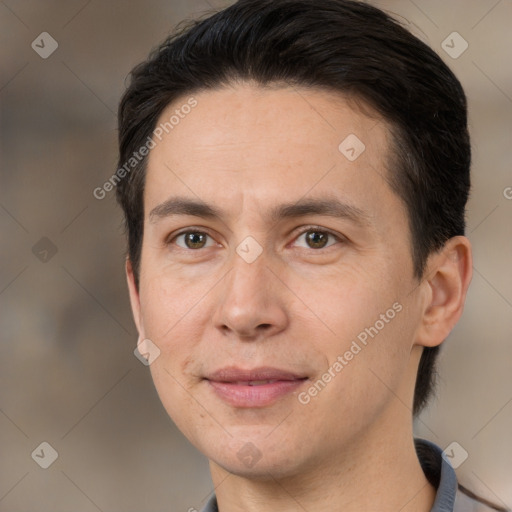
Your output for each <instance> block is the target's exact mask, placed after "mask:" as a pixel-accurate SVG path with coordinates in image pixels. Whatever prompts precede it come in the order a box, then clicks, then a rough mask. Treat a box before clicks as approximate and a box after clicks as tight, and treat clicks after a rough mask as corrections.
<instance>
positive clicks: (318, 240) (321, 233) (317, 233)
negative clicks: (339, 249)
mask: <svg viewBox="0 0 512 512" xmlns="http://www.w3.org/2000/svg"><path fill="white" fill-rule="evenodd" d="M329 239H331V243H329ZM299 240H303V241H304V244H305V245H300V244H299V247H304V248H306V249H324V248H325V247H330V246H331V245H334V244H335V243H337V242H342V241H343V239H342V238H341V237H339V236H336V235H335V234H334V233H331V232H330V231H326V230H325V229H320V228H317V227H309V228H308V229H306V230H304V231H302V233H301V234H300V235H299V236H298V237H297V238H296V241H299ZM296 243H297V242H296Z"/></svg>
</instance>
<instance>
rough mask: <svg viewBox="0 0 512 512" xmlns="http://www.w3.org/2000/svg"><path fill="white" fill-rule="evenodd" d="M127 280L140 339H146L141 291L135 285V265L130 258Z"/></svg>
mask: <svg viewBox="0 0 512 512" xmlns="http://www.w3.org/2000/svg"><path fill="white" fill-rule="evenodd" d="M125 269H126V280H127V282H128V291H129V292H130V304H131V306H132V314H133V320H134V321H135V325H136V327H137V332H138V333H139V339H145V337H146V336H145V334H144V322H143V321H142V316H141V310H140V298H139V290H138V288H137V285H136V283H135V274H134V271H133V265H132V262H131V261H130V258H126V265H125Z"/></svg>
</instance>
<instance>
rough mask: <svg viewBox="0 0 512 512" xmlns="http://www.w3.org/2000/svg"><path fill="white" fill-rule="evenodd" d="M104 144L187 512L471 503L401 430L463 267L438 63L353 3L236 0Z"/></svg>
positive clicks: (454, 136)
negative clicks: (184, 462)
mask: <svg viewBox="0 0 512 512" xmlns="http://www.w3.org/2000/svg"><path fill="white" fill-rule="evenodd" d="M119 139H120V140H119V142H120V161H119V163H120V165H119V171H118V175H119V178H120V180H119V183H118V186H117V197H118V200H119V201H120V204H121V205H122V207H123V210H124V213H125V218H126V226H127V232H128V243H129V254H128V259H127V264H126V270H127V277H128V285H129V290H130V298H131V304H132V309H133V313H134V318H135V322H136V325H137V329H138V332H139V337H140V339H139V351H140V352H144V353H146V354H148V356H147V357H149V361H148V362H151V365H150V369H151V373H152V377H153V380H154V383H155V387H156V389H157V391H158V393H159V396H160V399H161V401H162V403H163V405H164V407H165V408H166V410H167V412H168V414H169V415H170V417H171V418H172V419H173V420H174V422H175V423H176V425H177V426H178V427H179V428H180V430H181V431H182V432H183V433H184V435H185V436H187V438H188V439H189V440H190V442H191V443H192V444H194V445H195V446H196V447H197V448H198V449H199V450H200V451H201V452H202V453H204V454H205V455H206V456H207V457H208V459H209V461H210V469H211V474H212V479H213V482H214V485H215V495H214V496H212V497H211V499H210V501H209V503H208V504H207V505H206V507H205V509H204V511H208V512H210V511H216V510H220V512H235V511H242V510H243V511H258V512H262V511H265V512H273V511H277V510H279V511H295V510H307V511H327V510H343V511H344V512H352V511H361V510H368V511H373V510H375V511H377V510H378V511H380V512H383V511H398V510H400V511H402V512H408V511H429V510H431V511H452V510H455V511H459V512H460V511H462V510H489V508H488V507H486V506H484V505H483V503H481V502H479V501H478V500H477V499H471V498H470V497H469V495H470V494H471V493H465V494H464V493H462V492H461V489H460V488H459V490H457V480H456V477H455V473H454V471H453V469H452V468H451V467H450V465H449V464H448V462H446V461H445V460H444V459H443V458H442V456H441V449H440V448H439V447H437V446H436V445H434V444H432V443H430V442H428V441H424V440H419V439H417V440H414V438H413V432H412V417H413V414H414V415H417V414H418V413H419V412H420V411H421V410H422V408H423V407H424V406H425V404H426V403H427V400H428V398H429V396H430V394H431V391H432V387H433V371H434V364H435V360H436V356H437V352H438V350H439V347H440V345H441V344H442V342H443V341H444V340H445V339H446V337H447V336H448V334H449V333H450V331H451V330H452V328H453V327H454V325H455V324H456V322H457V321H458V320H459V318H460V316H461V314H462V311H463V306H464V300H465V296H466V292H467V289H468V286H469V283H470V280H471V272H472V260H471V247H470V243H469V241H468V239H467V238H466V237H465V236H464V210H465V204H466V201H467V197H468V191H469V186H470V179H469V167H470V145H469V136H468V131H467V119H466V99H465V95H464V92H463V90H462V87H461V85H460V83H459V82H458V80H457V79H456V77H455V76H454V75H453V73H452V72H451V71H450V70H449V69H448V68H447V66H446V65H445V64H444V63H443V62H442V61H441V59H440V58H439V57H438V56H437V55H436V54H435V53H434V52H433V51H432V50H431V49H429V48H428V47H427V46H426V45H425V44H423V43H422V42H420V41H419V40H418V39H416V38H415V37H413V36H412V35H411V34H410V33H409V32H407V31H406V30H405V29H404V28H402V27H401V26H400V25H398V24H397V23H396V22H395V21H393V20H392V19H391V18H389V17H388V16H387V15H386V14H384V13H383V12H382V11H380V10H378V9H376V8H374V7H372V6H369V5H367V4H365V3H359V2H352V1H346V0H314V1H313V0H279V1H275V0H274V1H269V0H240V1H238V2H237V3H235V4H234V5H232V6H230V7H228V8H226V9H224V10H223V11H221V12H219V13H216V14H215V15H213V16H211V17H209V18H207V19H205V20H202V21H197V22H194V23H193V24H191V25H190V26H188V27H185V29H184V30H183V31H182V32H181V33H180V34H176V35H174V36H172V37H171V38H169V39H168V40H167V41H166V42H165V43H164V44H162V45H161V46H160V47H159V48H158V49H157V50H156V51H155V52H154V54H153V55H152V56H151V57H150V59H148V61H146V62H143V63H142V64H140V65H139V66H138V67H137V68H135V70H134V71H133V72H132V80H131V83H130V86H129V88H128V90H127V91H126V93H125V95H124V97H123V99H122V101H121V104H120V109H119ZM152 354H155V355H154V356H152ZM157 356H158V357H157ZM476 506H481V507H482V508H478V509H477V508H474V507H476Z"/></svg>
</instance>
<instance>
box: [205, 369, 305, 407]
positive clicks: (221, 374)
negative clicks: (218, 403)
mask: <svg viewBox="0 0 512 512" xmlns="http://www.w3.org/2000/svg"><path fill="white" fill-rule="evenodd" d="M205 380H206V381H207V383H208V385H209V386H210V389H211V390H212V391H213V392H214V393H215V394H216V395H217V396H218V397H219V398H220V399H221V400H223V401H224V402H226V403H228V404H229V405H231V406H233V407H240V408H251V407H255V408H257V407H266V406H269V405H271V404H273V403H275V402H276V401H277V400H278V399H280V398H283V397H285V396H286V395H289V394H291V393H293V392H294V391H297V389H298V388H299V387H300V386H302V385H304V382H305V381H307V380H308V377H307V376H305V375H301V374H296V373H294V372H289V371H286V370H281V369H278V368H270V367H264V368H255V369H252V370H243V369H240V368H236V367H228V368H222V369H220V370H217V371H216V372H213V373H211V374H209V375H208V376H207V377H205Z"/></svg>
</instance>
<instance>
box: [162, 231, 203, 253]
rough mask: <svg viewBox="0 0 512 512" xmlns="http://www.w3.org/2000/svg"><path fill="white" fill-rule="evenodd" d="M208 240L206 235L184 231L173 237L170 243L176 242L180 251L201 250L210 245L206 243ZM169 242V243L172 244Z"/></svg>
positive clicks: (200, 232)
mask: <svg viewBox="0 0 512 512" xmlns="http://www.w3.org/2000/svg"><path fill="white" fill-rule="evenodd" d="M208 238H211V237H210V236H209V235H208V234H207V233H203V232H202V231H184V232H182V233H179V234H178V235H176V236H175V237H174V239H173V240H172V241H175V242H176V245H177V246H178V247H181V248H182V249H196V250H197V249H203V248H205V247H209V246H210V245H212V243H211V242H210V244H209V245H207V243H208ZM172 241H171V242H172Z"/></svg>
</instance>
